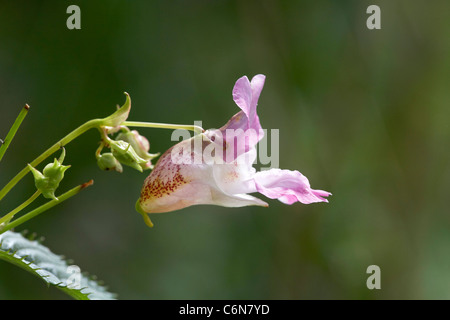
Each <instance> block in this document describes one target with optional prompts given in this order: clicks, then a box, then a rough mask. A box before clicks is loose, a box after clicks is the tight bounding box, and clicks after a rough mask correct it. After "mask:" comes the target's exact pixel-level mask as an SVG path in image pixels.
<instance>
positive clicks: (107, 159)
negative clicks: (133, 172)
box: [97, 152, 123, 172]
mask: <svg viewBox="0 0 450 320" xmlns="http://www.w3.org/2000/svg"><path fill="white" fill-rule="evenodd" d="M97 165H98V166H99V167H100V169H102V170H105V171H110V170H114V171H117V172H122V171H123V168H122V165H121V164H120V162H119V161H118V160H117V159H116V158H114V156H113V154H112V153H111V152H107V153H103V154H100V155H99V156H98V157H97Z"/></svg>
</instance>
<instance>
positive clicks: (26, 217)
mask: <svg viewBox="0 0 450 320" xmlns="http://www.w3.org/2000/svg"><path fill="white" fill-rule="evenodd" d="M93 183H94V181H93V180H90V181H89V182H86V183H83V184H82V185H79V186H77V187H75V188H73V189H71V190H69V191H67V192H66V193H63V194H62V195H60V196H58V200H51V201H49V202H47V203H45V204H43V205H42V206H40V207H38V208H36V209H34V210H32V211H30V212H28V213H27V214H24V215H23V216H21V217H20V218H17V219H16V220H14V221H12V222H11V223H9V224H7V225H6V226H5V227H4V228H3V229H2V230H1V231H0V233H3V232H5V231H7V230H10V229H12V228H15V227H17V226H19V225H21V224H22V223H24V222H26V221H28V220H30V219H31V218H34V217H36V216H37V215H39V214H41V213H43V212H45V211H47V210H48V209H50V208H52V207H54V206H56V205H57V204H59V203H61V202H63V201H64V200H67V199H69V198H70V197H73V196H74V195H76V194H78V193H79V192H80V191H81V190H83V189H85V188H86V187H89V186H90V185H92V184H93Z"/></svg>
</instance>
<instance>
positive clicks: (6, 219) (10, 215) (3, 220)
mask: <svg viewBox="0 0 450 320" xmlns="http://www.w3.org/2000/svg"><path fill="white" fill-rule="evenodd" d="M40 194H41V192H40V191H39V190H37V191H36V192H35V193H34V194H33V195H32V196H31V197H30V198H29V199H28V200H27V201H25V202H24V203H22V204H21V205H20V206H18V207H17V208H15V209H14V210H12V211H11V212H9V213H7V214H6V215H4V216H3V217H1V218H0V226H1V224H2V223H8V222H9V221H11V219H12V218H13V217H14V215H16V214H17V213H18V212H20V211H22V210H23V209H25V208H26V207H27V206H28V205H29V204H30V203H32V202H33V201H34V200H36V198H37V197H39V195H40ZM0 229H1V227H0Z"/></svg>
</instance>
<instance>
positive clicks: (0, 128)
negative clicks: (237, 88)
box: [0, 0, 450, 299]
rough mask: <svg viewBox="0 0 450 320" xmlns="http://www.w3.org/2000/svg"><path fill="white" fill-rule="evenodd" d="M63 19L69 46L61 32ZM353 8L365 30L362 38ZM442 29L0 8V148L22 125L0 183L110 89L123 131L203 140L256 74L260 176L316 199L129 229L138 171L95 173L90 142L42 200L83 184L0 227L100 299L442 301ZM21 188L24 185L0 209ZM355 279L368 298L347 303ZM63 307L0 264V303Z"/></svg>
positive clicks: (202, 4)
mask: <svg viewBox="0 0 450 320" xmlns="http://www.w3.org/2000/svg"><path fill="white" fill-rule="evenodd" d="M70 4H77V5H79V6H80V8H81V27H82V29H81V30H68V29H67V27H66V20H67V18H68V17H69V14H67V13H66V9H67V7H68V6H69V5H70ZM370 4H377V5H379V6H380V8H381V26H382V29H381V30H368V29H367V27H366V19H367V18H368V16H369V15H368V14H366V8H367V7H368V6H369V5H370ZM449 21H450V4H449V2H448V1H446V0H442V1H441V0H436V1H425V0H415V1H411V0H403V1H401V0H395V1H392V0H391V1H359V0H354V1H332V0H330V1H325V0H321V1H267V0H263V1H259V0H258V1H227V0H217V1H206V0H205V1H125V0H120V1H119V0H116V1H113V0H109V1H106V0H104V1H74V2H69V1H6V0H1V1H0V137H3V138H4V136H5V135H6V133H7V131H8V130H9V127H10V126H11V124H12V123H13V121H14V119H15V117H16V116H17V114H18V112H19V110H20V108H21V107H22V106H23V105H24V104H25V103H28V104H29V105H30V106H31V110H30V112H29V115H28V117H27V118H26V120H25V122H24V123H23V125H22V127H21V128H20V130H19V133H18V135H17V136H16V138H15V140H14V142H13V144H12V145H11V146H10V148H9V149H8V152H7V153H6V155H5V157H4V158H3V161H2V163H1V168H0V185H4V184H6V183H7V182H8V181H9V180H10V179H11V178H12V177H13V176H14V175H15V173H16V172H18V171H19V170H21V169H22V168H23V167H24V166H25V165H26V163H27V162H30V161H31V160H33V159H34V158H35V157H36V156H38V155H39V154H40V153H41V152H43V151H44V150H45V149H46V148H48V147H49V146H50V145H52V144H53V143H55V142H56V141H57V140H59V139H60V138H61V137H63V136H64V135H65V134H67V133H68V132H70V131H71V130H73V129H74V128H76V127H77V126H79V125H80V124H82V123H84V122H85V121H87V120H89V119H92V118H98V117H104V116H106V115H108V114H110V113H112V112H113V111H114V110H115V106H116V105H117V104H120V105H121V104H123V102H124V100H125V99H124V98H125V97H124V95H123V92H124V91H127V92H128V93H130V95H131V99H132V111H131V114H130V117H129V120H135V121H152V122H170V123H188V124H192V123H193V121H194V120H202V121H203V126H204V127H205V128H217V127H219V126H221V125H223V124H225V123H226V122H227V121H228V119H229V118H230V117H231V116H232V115H233V114H235V113H236V112H237V111H238V109H237V106H236V105H235V104H234V102H233V100H232V96H231V90H232V87H233V85H234V82H235V81H236V80H237V79H238V78H239V77H241V76H243V75H247V76H249V77H252V76H253V75H255V74H258V73H263V74H265V75H266V76H267V79H266V84H265V87H264V90H263V92H262V94H261V98H260V101H259V109H258V110H259V111H258V112H259V117H260V119H261V123H262V126H263V127H264V128H268V129H280V167H281V168H285V169H291V170H295V169H297V170H299V171H300V172H302V173H303V174H305V175H306V176H307V177H308V178H309V180H310V181H311V185H312V187H313V188H317V189H323V190H327V191H330V192H332V193H333V196H332V197H331V199H330V203H329V204H311V205H302V204H295V205H292V206H287V205H283V204H281V203H279V202H278V201H276V200H269V204H270V207H269V208H260V207H246V208H236V209H228V208H222V207H215V206H196V207H190V208H187V209H184V210H181V211H177V212H172V213H166V214H160V215H155V216H152V220H153V222H154V223H155V227H154V228H153V229H149V228H148V227H146V226H145V224H144V223H143V221H142V218H141V217H140V216H139V215H138V214H137V213H136V212H135V209H134V204H135V201H136V199H137V198H138V197H139V193H140V189H141V186H142V184H143V181H144V179H145V177H146V175H147V173H139V172H137V171H135V170H133V169H131V168H128V167H126V168H125V170H124V172H123V173H122V174H118V173H115V172H114V173H111V172H102V171H101V170H100V169H98V167H97V166H96V162H95V157H94V152H95V150H96V148H97V145H98V141H99V136H98V133H97V132H96V131H94V130H92V131H89V132H88V133H86V134H85V135H83V136H81V137H80V138H79V139H77V140H75V141H74V142H72V143H71V144H69V145H68V146H67V148H66V150H67V157H66V161H65V162H66V163H67V164H71V165H72V168H71V169H70V170H68V171H67V172H66V178H65V179H64V181H63V182H62V184H61V187H60V190H61V191H63V190H68V189H69V188H72V187H73V186H75V185H78V184H80V183H83V182H86V181H88V180H89V179H94V180H95V183H94V185H93V186H92V187H90V188H89V189H87V190H86V191H84V192H82V193H81V194H79V195H78V196H76V197H75V198H72V199H70V200H68V201H67V202H65V203H63V204H61V205H59V206H58V207H55V208H53V209H52V210H51V211H49V212H47V213H45V214H43V215H41V216H39V217H37V218H35V219H33V220H31V221H30V222H28V223H27V224H26V225H24V226H21V227H20V228H18V230H17V231H21V230H23V229H28V230H30V232H36V233H37V234H38V235H41V236H44V237H45V242H44V244H46V245H47V246H48V247H49V248H51V250H52V251H53V252H55V253H58V254H63V255H65V256H66V257H67V258H69V259H72V260H73V262H74V263H75V264H77V265H79V266H80V267H81V269H82V270H84V271H87V272H89V273H91V274H94V275H97V276H98V278H99V279H101V280H103V281H104V282H105V284H107V285H108V287H109V289H110V291H112V292H116V293H118V298H119V299H422V298H425V299H434V298H438V299H449V298H450V255H449V249H448V248H449V246H450V215H449V210H448V205H447V201H446V199H447V197H448V196H447V193H448V190H449V189H450V165H449V163H450V152H449V142H450V126H449V120H448V119H449V116H450V111H449V102H450V90H449V84H450V39H449V34H450V24H449ZM140 132H141V133H143V134H144V135H146V136H147V137H148V138H149V140H150V141H151V145H152V147H151V151H152V152H158V151H164V150H166V149H167V148H169V147H170V146H171V145H172V144H173V142H171V141H170V135H171V131H170V130H156V129H142V130H140ZM33 192H34V186H33V180H32V177H31V176H30V175H28V176H27V177H26V178H24V179H23V181H22V182H21V183H20V184H19V185H17V186H16V188H14V189H13V191H11V193H9V194H8V196H7V197H6V198H5V199H4V201H2V204H1V213H2V214H4V213H6V212H8V211H9V210H11V209H12V208H14V207H15V206H17V205H18V204H19V203H21V202H22V201H24V200H25V199H26V198H28V197H29V196H30V195H31V194H32V193H33ZM261 198H264V197H263V196H261ZM41 202H42V201H41ZM372 264H375V265H378V266H380V268H381V290H372V291H371V290H368V289H367V287H366V279H367V277H368V276H369V275H368V274H366V269H367V267H368V266H369V265H372ZM66 298H67V296H66V295H64V294H63V293H61V292H59V291H58V290H57V289H55V288H47V287H46V286H45V285H44V284H43V282H42V281H41V280H39V279H37V278H35V277H34V276H32V275H30V274H28V273H26V272H24V271H22V270H21V269H19V268H17V267H14V266H12V265H9V264H7V263H6V262H3V261H0V299H66Z"/></svg>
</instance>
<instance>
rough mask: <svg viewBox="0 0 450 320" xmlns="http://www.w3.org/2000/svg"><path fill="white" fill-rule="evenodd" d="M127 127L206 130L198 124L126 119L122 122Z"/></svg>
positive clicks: (199, 131) (198, 131)
mask: <svg viewBox="0 0 450 320" xmlns="http://www.w3.org/2000/svg"><path fill="white" fill-rule="evenodd" d="M122 125H123V126H127V127H144V128H160V129H184V130H190V131H194V132H196V133H201V132H204V131H205V130H204V129H203V128H202V127H199V126H196V125H183V124H169V123H155V122H140V121H125V122H123V123H122Z"/></svg>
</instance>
